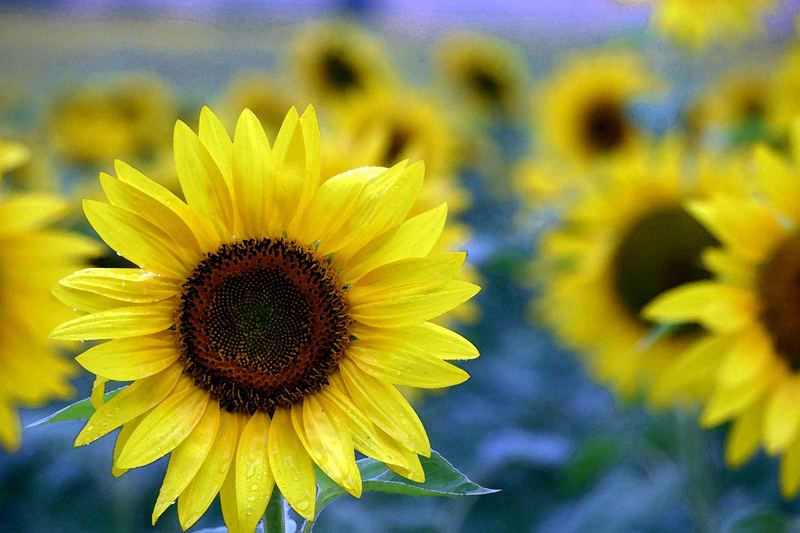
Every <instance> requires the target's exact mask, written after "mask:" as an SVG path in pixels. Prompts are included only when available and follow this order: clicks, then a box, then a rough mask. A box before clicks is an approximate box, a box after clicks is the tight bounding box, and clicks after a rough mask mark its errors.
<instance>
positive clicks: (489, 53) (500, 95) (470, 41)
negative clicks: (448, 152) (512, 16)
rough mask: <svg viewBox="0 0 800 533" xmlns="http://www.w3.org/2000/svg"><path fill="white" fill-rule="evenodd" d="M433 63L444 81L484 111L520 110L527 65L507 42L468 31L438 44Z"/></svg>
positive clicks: (526, 79)
mask: <svg viewBox="0 0 800 533" xmlns="http://www.w3.org/2000/svg"><path fill="white" fill-rule="evenodd" d="M436 65H437V68H438V70H439V72H440V73H441V75H442V77H443V78H444V79H445V81H446V82H447V83H448V85H450V86H451V87H452V88H454V89H455V90H456V91H458V92H459V93H460V94H461V95H463V96H464V97H465V98H467V100H468V101H469V102H470V103H471V104H472V106H473V107H474V108H475V109H478V110H481V111H483V112H484V113H495V112H500V113H503V114H513V113H515V112H518V111H520V108H521V107H522V104H523V101H524V98H523V95H524V94H525V93H526V92H527V90H528V83H529V80H528V76H527V72H528V69H527V65H526V64H525V60H524V58H523V57H522V56H521V55H520V54H519V52H518V51H517V50H516V49H515V48H514V47H513V46H511V45H510V44H508V43H506V42H505V41H502V40H500V39H497V38H495V37H491V36H489V35H480V34H473V33H467V32H458V33H455V34H453V35H450V36H448V37H446V38H444V39H442V41H441V42H440V43H439V45H438V47H437V50H436Z"/></svg>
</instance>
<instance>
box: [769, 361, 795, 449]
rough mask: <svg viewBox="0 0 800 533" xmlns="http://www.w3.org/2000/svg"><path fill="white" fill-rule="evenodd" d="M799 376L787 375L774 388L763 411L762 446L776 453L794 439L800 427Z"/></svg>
mask: <svg viewBox="0 0 800 533" xmlns="http://www.w3.org/2000/svg"><path fill="white" fill-rule="evenodd" d="M798 403H800V377H798V376H796V375H794V374H792V375H789V376H787V378H786V379H784V380H783V382H781V383H780V384H779V385H778V386H777V389H775V392H773V393H772V395H771V396H770V398H769V399H768V400H767V405H766V408H765V411H764V448H765V449H766V450H767V453H771V454H777V453H780V452H782V451H783V450H785V449H786V448H787V447H788V446H789V444H791V443H792V442H793V441H795V440H796V439H797V438H798V436H800V435H798V433H799V432H798V428H800V409H798V408H797V406H798Z"/></svg>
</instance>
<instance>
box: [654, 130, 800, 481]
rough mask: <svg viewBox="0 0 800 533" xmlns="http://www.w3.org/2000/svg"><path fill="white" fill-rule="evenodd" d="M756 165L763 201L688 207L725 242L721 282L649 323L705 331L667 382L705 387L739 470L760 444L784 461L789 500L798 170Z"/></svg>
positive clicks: (799, 387)
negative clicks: (693, 325)
mask: <svg viewBox="0 0 800 533" xmlns="http://www.w3.org/2000/svg"><path fill="white" fill-rule="evenodd" d="M798 128H800V125H799V126H798ZM797 133H798V132H796V133H795V136H794V137H795V147H796V146H797V141H798V140H800V139H798V137H800V136H799V135H798V134H797ZM795 154H797V150H796V149H795ZM754 163H755V164H754V165H753V168H754V169H755V180H756V183H757V186H758V192H759V194H757V195H751V196H747V197H735V196H730V195H724V194H718V195H715V196H712V197H711V198H708V199H705V200H703V201H695V202H691V203H689V204H687V209H688V210H689V211H691V212H692V213H693V214H694V215H695V217H696V218H697V219H698V220H701V221H702V222H703V224H704V225H705V227H706V228H708V230H709V231H710V232H711V233H712V234H713V235H715V237H716V238H717V239H718V241H719V242H720V246H719V247H718V248H714V249H713V250H710V251H709V252H707V254H706V256H705V263H706V265H707V266H708V268H709V269H710V270H712V271H713V272H714V274H715V276H714V279H713V280H707V281H703V282H698V283H692V284H688V285H685V286H682V287H679V288H676V289H674V290H672V291H670V292H667V293H665V294H663V295H661V297H659V298H658V299H657V300H655V301H654V302H652V303H651V304H650V305H649V306H648V307H647V308H646V309H645V313H646V316H647V317H648V318H649V319H651V320H658V321H661V322H670V323H684V322H695V323H698V324H701V325H702V326H703V328H704V334H703V335H702V336H700V337H698V338H697V339H696V340H695V341H694V342H693V343H692V344H691V345H690V346H689V347H688V349H687V351H686V352H685V353H684V354H683V355H681V356H680V357H679V358H676V359H675V361H674V362H673V364H672V365H671V366H670V367H668V368H667V369H666V370H665V373H664V382H665V383H668V384H669V386H670V387H671V388H672V389H673V390H674V391H675V392H676V393H680V392H682V391H683V389H684V388H685V385H686V384H687V383H691V382H693V381H694V382H703V383H704V384H705V387H706V391H707V393H706V396H705V398H704V409H703V413H702V416H701V423H702V424H703V425H704V426H707V427H710V426H716V425H719V424H722V423H724V422H731V428H730V433H729V436H728V441H727V449H726V459H727V462H728V463H729V464H730V465H731V466H738V465H740V464H742V463H743V462H745V461H746V460H747V459H748V458H749V457H750V456H752V455H753V453H754V452H755V451H756V450H757V448H758V446H759V444H760V443H763V445H764V447H765V448H766V450H767V451H768V452H769V453H772V454H779V453H783V462H782V469H781V488H782V490H783V493H784V494H785V495H786V496H787V497H788V496H794V495H795V494H797V492H798V488H800V462H798V460H799V459H800V412H798V410H797V402H798V401H800V374H798V369H800V337H798V332H800V306H799V304H798V302H800V294H798V284H797V279H798V275H800V231H799V230H798V228H800V179H799V178H800V167H798V164H797V161H795V162H794V163H793V164H791V163H790V162H788V161H787V160H785V159H783V158H782V157H781V156H779V155H777V154H775V153H773V152H772V151H770V150H769V149H767V148H764V147H759V148H758V149H757V150H756V152H755V156H754Z"/></svg>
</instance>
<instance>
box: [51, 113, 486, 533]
mask: <svg viewBox="0 0 800 533" xmlns="http://www.w3.org/2000/svg"><path fill="white" fill-rule="evenodd" d="M175 164H176V170H177V173H178V177H179V179H180V182H181V186H182V187H183V191H184V194H185V196H186V199H187V202H188V204H187V203H184V202H182V201H180V200H179V199H178V198H177V197H175V196H173V195H171V194H170V193H168V192H167V191H166V190H165V189H163V188H161V187H159V186H158V185H156V184H155V183H154V182H152V181H150V180H149V179H147V178H146V177H144V176H143V175H141V174H139V173H138V172H136V171H134V170H133V169H132V168H131V167H129V166H128V165H126V164H124V163H121V162H118V163H117V165H116V172H117V178H114V177H112V176H109V175H106V174H101V181H102V182H103V188H104V190H105V191H106V194H107V196H108V200H109V202H110V203H103V202H94V201H87V202H85V204H84V209H85V212H86V215H87V218H88V219H89V222H90V223H91V224H92V226H93V227H94V228H95V230H96V231H97V232H98V233H99V234H100V236H101V237H102V238H103V239H104V240H105V241H106V242H107V243H108V244H109V245H110V246H112V247H113V248H114V249H116V250H117V251H118V252H119V253H121V254H122V255H124V256H126V257H127V258H129V259H130V260H132V261H133V262H135V263H136V264H137V265H139V266H140V268H134V269H88V270H83V271H79V272H76V273H74V274H73V275H70V276H68V277H67V278H65V279H64V280H62V281H61V287H64V288H65V289H68V292H63V293H62V294H60V296H61V297H62V300H63V301H64V302H65V303H66V304H67V305H69V306H72V307H77V308H78V309H81V310H83V311H85V312H86V313H87V314H86V315H84V316H82V317H80V318H78V319H75V320H72V321H70V322H66V323H64V324H62V325H61V326H59V327H58V328H56V330H54V332H53V336H54V337H56V338H61V339H87V340H88V339H96V340H106V339H110V340H109V341H108V342H106V343H103V344H100V345H98V346H96V347H94V348H91V349H90V350H88V351H86V352H84V353H83V354H81V355H80V356H79V357H78V362H79V363H80V364H81V365H82V366H84V367H85V368H86V369H87V370H89V371H91V372H93V373H95V374H97V376H98V380H99V382H100V383H102V382H103V381H104V380H107V379H108V380H121V381H133V384H132V385H130V386H129V387H128V388H127V389H126V390H125V391H123V392H121V393H119V394H118V395H117V396H115V397H114V398H113V399H111V400H110V401H109V402H108V403H105V404H103V405H99V406H98V409H97V411H96V413H95V414H94V415H93V416H92V417H91V418H90V419H89V420H88V422H87V423H86V425H85V426H84V428H83V430H82V431H81V433H80V434H79V435H78V437H77V440H76V444H77V445H83V444H88V443H89V442H92V441H94V440H96V439H98V438H100V437H102V436H103V435H106V434H108V433H109V432H111V431H113V430H114V429H116V428H118V427H120V426H122V430H121V432H120V435H119V437H118V438H117V443H116V448H115V453H114V464H115V472H116V473H117V474H121V473H123V472H124V471H125V470H126V469H129V468H135V467H139V466H143V465H146V464H148V463H151V462H153V461H155V460H157V459H159V458H160V457H162V456H164V455H166V454H171V455H170V461H169V466H168V467H167V472H166V475H165V478H164V483H163V485H162V488H161V492H160V494H159V497H158V501H157V502H156V506H155V510H154V513H153V519H154V520H155V519H157V518H158V517H159V516H160V515H161V514H162V513H163V512H164V510H166V509H167V507H169V505H170V504H172V502H174V501H175V499H176V498H177V500H178V505H177V509H178V517H179V520H180V523H181V525H182V527H183V528H184V529H185V528H188V527H191V526H192V524H194V523H195V522H196V521H197V520H198V519H199V518H200V516H202V514H203V513H204V512H205V511H206V509H207V508H208V506H209V505H210V504H211V502H212V501H213V499H214V498H215V496H216V494H217V493H218V492H219V493H220V501H221V506H222V512H223V515H224V518H225V521H226V524H227V525H228V526H229V528H231V529H234V530H236V531H242V532H253V531H254V529H255V527H256V524H257V523H258V522H259V520H260V519H261V516H262V514H263V512H264V509H265V508H266V505H267V501H268V500H269V497H270V494H271V492H272V490H273V488H274V485H277V486H278V488H279V489H280V491H281V493H282V495H283V496H284V497H285V498H286V500H287V501H288V502H289V503H290V504H291V505H292V507H293V508H294V509H295V510H296V511H297V512H298V513H299V514H300V515H302V516H303V517H304V518H306V519H309V520H313V519H314V517H315V501H316V483H315V475H314V465H315V464H316V465H317V466H318V467H319V468H320V469H321V470H323V471H324V472H325V473H326V474H327V475H328V476H329V477H330V478H331V479H333V480H334V481H335V482H336V483H338V484H339V485H341V486H342V487H343V488H344V489H345V490H347V491H348V492H349V493H350V494H352V495H354V496H356V497H358V496H360V494H361V475H360V472H359V470H358V467H357V465H356V462H355V454H354V450H357V451H358V452H360V453H363V454H365V455H368V456H370V457H374V458H375V459H377V460H379V461H382V462H384V463H386V464H387V466H388V467H389V468H391V469H393V470H394V471H396V472H398V473H399V474H401V475H403V476H405V477H407V478H409V479H413V480H417V481H421V480H422V479H423V477H424V472H423V470H422V467H421V464H420V462H419V458H418V455H426V456H427V455H428V454H429V453H430V444H429V442H428V438H427V435H426V433H425V429H424V428H423V426H422V423H421V422H420V421H419V418H418V417H417V415H416V414H415V413H414V411H413V409H412V408H411V406H410V405H409V404H408V402H407V401H406V400H405V399H403V397H402V396H401V394H400V393H399V392H398V391H397V389H396V388H395V385H406V386H412V387H421V388H440V387H447V386H451V385H455V384H457V383H461V382H463V381H464V380H466V379H467V378H468V375H467V374H466V372H464V371H463V370H461V369H460V368H458V367H456V366H454V365H452V364H450V363H448V362H447V360H450V359H469V358H473V357H477V355H478V353H477V351H476V350H475V348H474V347H473V346H472V345H471V344H470V343H469V342H468V341H467V340H465V339H464V338H462V337H460V336H459V335H457V334H455V333H453V332H451V331H449V330H447V329H445V328H443V327H441V326H437V325H434V324H433V323H431V322H429V320H431V319H433V318H436V317H438V316H440V315H442V314H444V313H446V312H448V311H450V310H451V309H453V308H455V307H457V306H458V305H460V304H461V303H463V302H465V301H467V300H469V299H470V298H471V297H472V296H474V295H475V293H477V291H478V287H477V286H475V285H473V284H471V283H467V282H464V281H459V280H455V279H454V278H455V276H457V274H458V272H459V271H460V270H461V266H462V264H463V262H464V259H465V254H464V253H463V252H461V253H446V254H433V253H431V250H432V249H433V247H434V245H435V244H436V242H437V241H438V240H439V238H440V234H441V232H442V228H443V227H444V222H445V217H446V209H445V208H444V207H443V206H442V207H438V208H435V209H432V210H429V211H426V212H424V213H421V214H419V215H417V216H413V217H409V212H410V210H411V208H412V207H413V206H414V204H415V202H416V197H417V195H418V194H419V192H420V190H421V189H422V182H423V174H424V169H423V165H422V164H421V163H418V164H413V165H406V164H404V163H403V164H399V165H396V166H393V167H392V168H391V169H386V168H379V167H369V168H361V169H356V170H351V171H349V172H346V173H343V174H340V175H338V176H334V177H331V178H329V179H328V180H326V181H324V182H322V183H320V137H319V129H318V127H317V119H316V115H315V114H314V112H313V110H312V109H310V108H309V110H307V111H306V112H305V113H304V114H303V116H302V117H299V116H298V114H297V112H296V111H295V110H294V109H292V110H291V111H290V112H289V113H288V115H287V117H286V120H285V121H284V123H283V125H282V126H281V128H280V131H279V132H278V135H277V137H276V139H275V140H274V143H273V144H272V147H270V143H269V141H268V138H267V136H266V134H265V133H264V130H263V128H262V126H261V125H260V124H259V122H258V119H257V118H256V117H255V115H253V113H251V112H249V111H245V112H243V113H242V115H241V117H240V119H239V121H238V123H237V125H236V133H235V138H234V140H233V141H231V139H230V138H229V136H228V134H227V133H226V132H225V130H224V128H223V126H222V124H221V122H220V121H219V119H217V117H216V116H215V115H214V114H213V113H211V112H210V111H209V110H208V109H204V110H203V112H202V113H201V115H200V127H199V135H198V134H195V133H194V132H193V131H192V130H191V129H190V128H189V127H188V126H186V125H185V124H183V123H181V122H179V123H178V124H177V126H176V129H175Z"/></svg>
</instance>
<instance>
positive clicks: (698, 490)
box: [675, 410, 719, 533]
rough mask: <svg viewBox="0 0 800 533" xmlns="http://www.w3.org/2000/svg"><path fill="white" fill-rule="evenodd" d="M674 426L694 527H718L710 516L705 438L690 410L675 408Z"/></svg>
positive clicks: (711, 487)
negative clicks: (686, 475) (684, 466)
mask: <svg viewBox="0 0 800 533" xmlns="http://www.w3.org/2000/svg"><path fill="white" fill-rule="evenodd" d="M675 418H676V422H677V426H678V449H679V454H680V456H681V460H682V461H683V464H685V465H686V466H687V470H688V472H687V473H688V480H687V481H688V498H689V504H690V507H691V509H692V514H693V515H694V516H693V518H694V522H695V524H694V525H695V528H696V531H698V532H702V533H710V532H712V531H719V527H718V524H717V523H716V519H715V518H714V511H713V503H712V501H711V498H712V495H713V494H714V493H715V492H714V481H713V479H712V473H711V469H710V468H709V465H708V461H707V460H706V457H705V449H706V445H705V440H704V438H703V437H704V436H703V433H702V431H701V430H700V428H698V427H697V423H696V421H695V420H694V418H693V417H692V415H691V414H689V413H686V412H683V411H679V410H676V411H675Z"/></svg>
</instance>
